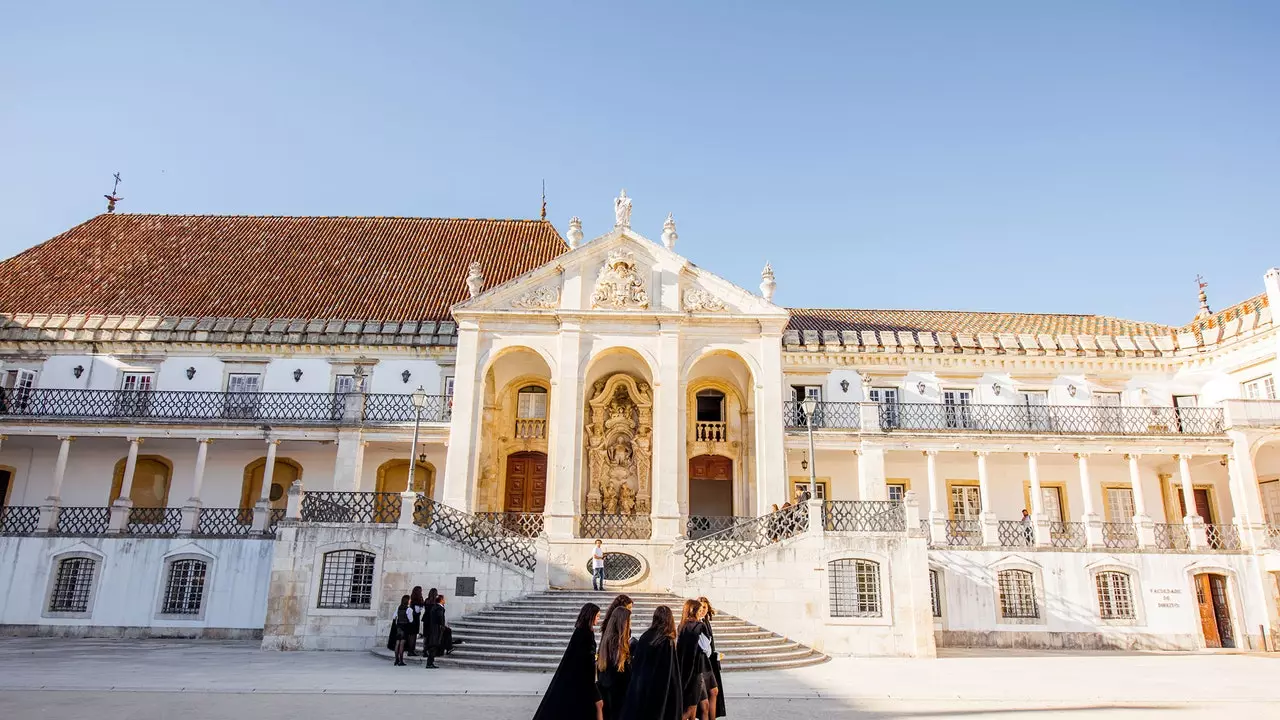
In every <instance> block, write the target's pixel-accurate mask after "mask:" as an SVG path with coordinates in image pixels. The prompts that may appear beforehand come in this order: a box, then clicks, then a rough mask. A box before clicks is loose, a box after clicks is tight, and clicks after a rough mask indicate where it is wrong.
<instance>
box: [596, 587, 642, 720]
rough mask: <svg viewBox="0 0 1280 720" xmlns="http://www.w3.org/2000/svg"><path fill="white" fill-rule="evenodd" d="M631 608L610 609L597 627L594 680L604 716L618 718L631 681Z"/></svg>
mask: <svg viewBox="0 0 1280 720" xmlns="http://www.w3.org/2000/svg"><path fill="white" fill-rule="evenodd" d="M634 643H635V640H634V639H633V638H632V637H631V610H629V609H628V608H626V607H624V606H619V607H616V608H614V609H613V613H612V614H611V615H610V616H609V622H608V623H606V624H605V625H604V629H602V630H601V631H600V652H599V655H598V657H597V658H596V684H597V685H599V686H600V699H601V700H603V701H604V720H618V716H619V715H620V714H621V713H622V703H623V701H625V700H626V698H627V686H628V685H630V684H631V646H632V644H634Z"/></svg>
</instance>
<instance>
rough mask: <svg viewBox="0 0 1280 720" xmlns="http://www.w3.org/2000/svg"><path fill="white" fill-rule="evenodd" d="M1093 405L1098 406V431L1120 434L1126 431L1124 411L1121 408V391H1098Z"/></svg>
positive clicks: (1094, 395) (1094, 396)
mask: <svg viewBox="0 0 1280 720" xmlns="http://www.w3.org/2000/svg"><path fill="white" fill-rule="evenodd" d="M1093 405H1094V407H1096V408H1097V410H1095V411H1094V412H1096V413H1097V414H1098V432H1104V433H1112V434H1119V433H1122V432H1124V417H1123V416H1124V411H1123V410H1121V409H1120V393H1118V392H1096V393H1094V394H1093Z"/></svg>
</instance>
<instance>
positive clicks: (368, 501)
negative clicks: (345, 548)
mask: <svg viewBox="0 0 1280 720" xmlns="http://www.w3.org/2000/svg"><path fill="white" fill-rule="evenodd" d="M302 520H303V521H304V522H331V523H395V522H399V521H400V493H377V492H332V491H323V492H308V493H304V494H303V496H302Z"/></svg>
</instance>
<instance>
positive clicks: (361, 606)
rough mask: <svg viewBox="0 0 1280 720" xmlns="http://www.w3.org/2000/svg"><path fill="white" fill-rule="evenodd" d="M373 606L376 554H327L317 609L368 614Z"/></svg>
mask: <svg viewBox="0 0 1280 720" xmlns="http://www.w3.org/2000/svg"><path fill="white" fill-rule="evenodd" d="M372 603H373V553H367V552H361V551H359V550H335V551H334V552H331V553H325V555H324V565H323V568H322V569H321V571H320V599H319V602H318V603H317V607H320V608H325V609H331V610H367V609H369V607H370V606H371V604H372Z"/></svg>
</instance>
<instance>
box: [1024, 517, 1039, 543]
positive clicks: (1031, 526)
mask: <svg viewBox="0 0 1280 720" xmlns="http://www.w3.org/2000/svg"><path fill="white" fill-rule="evenodd" d="M1022 536H1023V537H1025V538H1026V539H1027V544H1028V545H1035V544H1036V526H1035V523H1033V522H1031V513H1029V512H1027V509H1026V508H1022Z"/></svg>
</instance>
